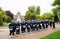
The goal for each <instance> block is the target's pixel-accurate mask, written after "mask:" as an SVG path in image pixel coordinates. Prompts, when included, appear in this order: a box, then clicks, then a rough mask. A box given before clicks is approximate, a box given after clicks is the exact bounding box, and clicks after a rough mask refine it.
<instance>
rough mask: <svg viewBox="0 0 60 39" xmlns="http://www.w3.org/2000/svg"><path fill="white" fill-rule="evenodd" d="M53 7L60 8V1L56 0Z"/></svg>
mask: <svg viewBox="0 0 60 39" xmlns="http://www.w3.org/2000/svg"><path fill="white" fill-rule="evenodd" d="M52 5H53V6H56V5H57V6H59V5H60V0H54V2H53V4H52Z"/></svg>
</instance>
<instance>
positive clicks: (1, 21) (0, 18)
mask: <svg viewBox="0 0 60 39" xmlns="http://www.w3.org/2000/svg"><path fill="white" fill-rule="evenodd" d="M2 25H3V20H2V16H1V15H0V26H2Z"/></svg>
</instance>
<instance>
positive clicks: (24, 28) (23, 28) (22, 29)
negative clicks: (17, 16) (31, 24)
mask: <svg viewBox="0 0 60 39" xmlns="http://www.w3.org/2000/svg"><path fill="white" fill-rule="evenodd" d="M21 31H22V33H24V32H26V23H25V22H21Z"/></svg>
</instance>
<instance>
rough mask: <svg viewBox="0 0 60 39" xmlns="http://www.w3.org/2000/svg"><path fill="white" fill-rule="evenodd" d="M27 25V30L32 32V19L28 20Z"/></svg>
mask: <svg viewBox="0 0 60 39" xmlns="http://www.w3.org/2000/svg"><path fill="white" fill-rule="evenodd" d="M26 26H27V32H30V29H31V25H30V21H28V22H27V24H26Z"/></svg>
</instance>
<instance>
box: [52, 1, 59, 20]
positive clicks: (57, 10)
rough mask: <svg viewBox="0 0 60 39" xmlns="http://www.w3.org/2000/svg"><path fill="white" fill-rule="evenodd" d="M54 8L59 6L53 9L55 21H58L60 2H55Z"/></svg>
mask: <svg viewBox="0 0 60 39" xmlns="http://www.w3.org/2000/svg"><path fill="white" fill-rule="evenodd" d="M52 6H57V7H56V8H53V9H52V11H53V13H54V20H55V21H58V20H59V19H58V15H59V12H60V0H54V2H53V4H52Z"/></svg>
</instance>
